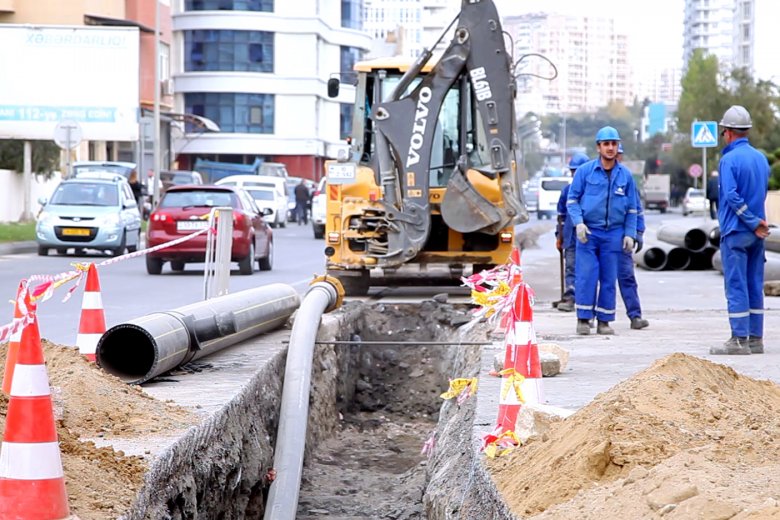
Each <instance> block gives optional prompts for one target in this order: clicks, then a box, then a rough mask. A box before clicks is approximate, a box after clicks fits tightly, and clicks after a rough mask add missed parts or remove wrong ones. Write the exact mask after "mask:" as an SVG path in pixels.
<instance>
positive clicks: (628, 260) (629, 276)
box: [617, 143, 650, 330]
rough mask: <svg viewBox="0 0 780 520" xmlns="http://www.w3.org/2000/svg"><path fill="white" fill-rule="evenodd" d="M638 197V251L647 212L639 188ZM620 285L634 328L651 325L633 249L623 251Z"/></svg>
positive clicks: (619, 153)
mask: <svg viewBox="0 0 780 520" xmlns="http://www.w3.org/2000/svg"><path fill="white" fill-rule="evenodd" d="M617 160H618V162H620V163H622V162H623V143H619V144H618V151H617ZM635 193H636V198H635V201H634V203H635V204H636V249H635V251H636V252H637V253H638V252H640V251H641V250H642V247H643V246H644V234H645V212H644V210H643V209H642V201H641V199H640V197H639V190H635ZM618 287H619V288H620V296H621V297H622V298H623V304H624V305H625V306H626V314H628V319H629V320H630V321H631V328H632V329H637V330H639V329H644V328H645V327H647V326H649V325H650V322H649V321H647V320H646V319H644V318H643V317H642V304H641V303H640V301H639V284H637V283H636V275H635V274H634V255H633V252H632V251H623V252H622V253H621V255H620V263H619V264H618Z"/></svg>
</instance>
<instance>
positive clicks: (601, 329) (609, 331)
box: [596, 320, 615, 336]
mask: <svg viewBox="0 0 780 520" xmlns="http://www.w3.org/2000/svg"><path fill="white" fill-rule="evenodd" d="M596 334H601V335H604V336H611V335H613V334H615V330H614V329H613V328H612V327H610V326H609V322H606V321H601V320H599V324H598V325H596Z"/></svg>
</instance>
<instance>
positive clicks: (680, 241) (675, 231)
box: [656, 224, 708, 253]
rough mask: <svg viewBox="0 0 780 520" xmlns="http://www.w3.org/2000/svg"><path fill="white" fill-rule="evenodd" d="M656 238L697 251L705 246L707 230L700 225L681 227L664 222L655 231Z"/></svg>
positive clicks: (702, 249)
mask: <svg viewBox="0 0 780 520" xmlns="http://www.w3.org/2000/svg"><path fill="white" fill-rule="evenodd" d="M656 236H657V237H658V240H660V241H662V242H667V243H669V244H672V245H675V246H680V247H684V248H686V249H690V250H691V251H693V252H695V253H697V252H699V251H704V248H705V247H707V240H708V237H707V232H705V231H704V229H702V228H701V227H691V228H688V227H682V226H676V225H672V224H664V225H662V226H660V227H659V228H658V230H657V231H656Z"/></svg>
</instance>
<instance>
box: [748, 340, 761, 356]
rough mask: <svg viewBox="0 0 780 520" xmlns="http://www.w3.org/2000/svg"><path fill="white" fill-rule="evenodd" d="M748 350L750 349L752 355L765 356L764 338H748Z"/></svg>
mask: <svg viewBox="0 0 780 520" xmlns="http://www.w3.org/2000/svg"><path fill="white" fill-rule="evenodd" d="M748 348H750V353H751V354H763V353H764V338H762V337H761V336H750V337H748Z"/></svg>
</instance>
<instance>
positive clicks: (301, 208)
mask: <svg viewBox="0 0 780 520" xmlns="http://www.w3.org/2000/svg"><path fill="white" fill-rule="evenodd" d="M308 205H309V188H308V187H306V180H305V179H301V182H300V183H298V185H297V186H296V187H295V220H297V221H298V225H299V226H300V225H301V224H303V225H305V224H307V223H308V219H307V215H306V208H307V206H308Z"/></svg>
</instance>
